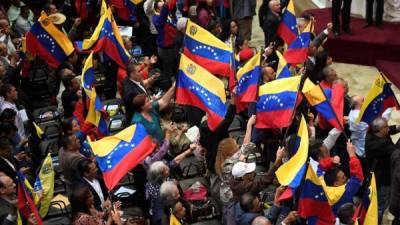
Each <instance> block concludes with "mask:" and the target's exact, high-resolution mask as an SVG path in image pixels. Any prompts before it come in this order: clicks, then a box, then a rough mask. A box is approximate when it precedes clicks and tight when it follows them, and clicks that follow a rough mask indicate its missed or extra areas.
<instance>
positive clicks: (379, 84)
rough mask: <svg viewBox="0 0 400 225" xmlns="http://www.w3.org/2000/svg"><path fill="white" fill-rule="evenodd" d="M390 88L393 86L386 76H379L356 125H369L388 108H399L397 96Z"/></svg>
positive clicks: (362, 107)
mask: <svg viewBox="0 0 400 225" xmlns="http://www.w3.org/2000/svg"><path fill="white" fill-rule="evenodd" d="M390 86H391V84H390V83H388V82H387V81H386V79H385V77H384V75H382V74H378V75H377V77H376V78H375V81H374V83H372V87H371V89H370V90H369V92H368V94H367V97H366V98H365V100H364V103H363V104H362V106H361V110H360V114H359V116H358V118H357V120H356V123H359V122H360V121H363V122H366V123H368V124H369V123H371V122H372V121H373V120H374V119H375V118H376V117H378V116H379V115H381V114H382V113H383V112H384V111H385V110H386V109H387V108H390V107H396V108H398V107H399V104H398V102H397V99H396V96H395V95H394V93H393V90H392V88H391V87H390Z"/></svg>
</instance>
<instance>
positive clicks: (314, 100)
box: [302, 78, 343, 131]
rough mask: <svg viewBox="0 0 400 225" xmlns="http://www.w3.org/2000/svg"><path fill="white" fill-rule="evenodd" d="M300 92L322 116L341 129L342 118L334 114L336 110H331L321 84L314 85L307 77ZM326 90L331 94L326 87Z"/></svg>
mask: <svg viewBox="0 0 400 225" xmlns="http://www.w3.org/2000/svg"><path fill="white" fill-rule="evenodd" d="M302 92H303V95H304V97H306V99H307V101H308V103H309V104H310V105H311V106H312V107H314V108H315V109H316V110H317V111H318V112H319V113H320V115H321V116H322V117H323V118H325V119H326V120H327V121H328V122H329V123H330V124H331V125H332V126H333V127H335V128H337V129H338V130H341V131H343V118H340V119H339V117H338V116H337V115H336V112H335V111H334V110H333V108H332V105H331V103H330V102H329V99H328V98H327V97H326V95H325V94H324V91H323V90H322V88H321V86H319V85H315V84H314V83H313V82H312V81H311V80H310V79H308V78H307V80H306V81H305V82H304V86H303V90H302ZM327 92H328V94H327V95H328V96H329V95H330V96H331V95H332V92H331V90H329V89H328V90H327Z"/></svg>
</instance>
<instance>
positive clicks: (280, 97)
mask: <svg viewBox="0 0 400 225" xmlns="http://www.w3.org/2000/svg"><path fill="white" fill-rule="evenodd" d="M300 81H301V76H295V77H290V78H282V79H279V80H274V81H271V82H268V83H266V84H264V85H262V86H260V87H259V90H258V100H257V105H256V111H257V113H256V115H257V121H256V125H255V126H256V127H257V128H282V127H287V126H289V124H290V123H291V119H292V115H293V110H294V109H295V107H296V101H297V100H298V98H297V96H298V89H299V85H300Z"/></svg>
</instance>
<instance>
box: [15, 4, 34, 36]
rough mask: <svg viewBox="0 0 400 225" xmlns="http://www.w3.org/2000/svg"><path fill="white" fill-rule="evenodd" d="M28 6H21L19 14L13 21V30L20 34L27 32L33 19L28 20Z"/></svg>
mask: <svg viewBox="0 0 400 225" xmlns="http://www.w3.org/2000/svg"><path fill="white" fill-rule="evenodd" d="M29 11H30V10H29V8H28V7H27V6H22V7H21V15H19V17H18V18H17V20H16V21H15V24H14V25H15V30H16V31H17V32H18V33H19V34H20V35H21V36H24V35H25V33H26V32H28V31H29V30H30V29H31V27H32V25H33V21H32V20H29Z"/></svg>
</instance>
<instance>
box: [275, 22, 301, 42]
mask: <svg viewBox="0 0 400 225" xmlns="http://www.w3.org/2000/svg"><path fill="white" fill-rule="evenodd" d="M276 33H277V34H278V35H279V36H280V37H281V38H282V40H284V41H285V42H286V44H288V45H290V44H291V43H292V42H293V41H294V40H296V38H297V36H296V34H294V33H293V32H292V31H291V30H290V29H289V27H287V26H286V24H284V23H281V24H280V25H279V27H278V30H277V31H276Z"/></svg>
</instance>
